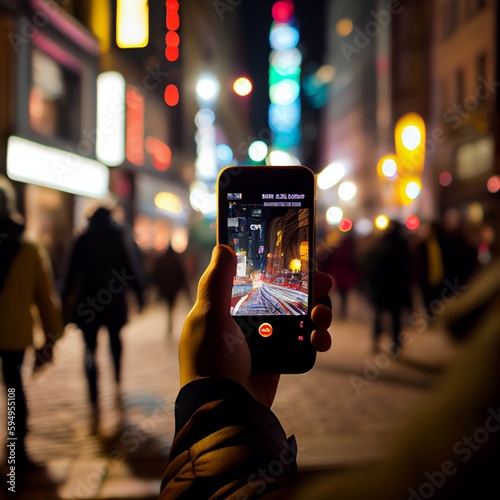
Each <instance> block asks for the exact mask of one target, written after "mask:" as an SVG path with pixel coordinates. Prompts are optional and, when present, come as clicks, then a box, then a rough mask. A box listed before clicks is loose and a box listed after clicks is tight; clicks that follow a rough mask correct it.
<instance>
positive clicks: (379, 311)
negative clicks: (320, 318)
mask: <svg viewBox="0 0 500 500" xmlns="http://www.w3.org/2000/svg"><path fill="white" fill-rule="evenodd" d="M323 253H325V254H326V255H327V258H324V259H322V260H320V261H319V264H320V269H321V270H322V271H324V272H326V273H327V274H329V275H330V276H332V278H333V280H334V283H335V286H334V291H335V294H336V296H338V302H339V307H338V313H337V314H336V317H337V318H339V319H340V318H346V317H347V316H348V300H349V298H350V297H351V296H353V295H355V294H356V295H357V296H358V297H361V298H362V299H364V300H365V301H366V302H367V303H368V304H369V306H370V310H371V314H372V339H373V350H374V351H377V350H378V349H379V348H380V339H381V336H382V334H383V333H387V334H388V335H389V336H390V338H391V349H393V350H395V351H396V352H399V351H400V349H401V339H400V334H401V330H402V328H403V327H404V326H406V325H408V324H410V325H411V323H412V321H411V318H412V315H414V314H415V312H416V311H421V312H422V314H423V315H424V317H425V318H426V319H427V320H428V322H432V321H433V320H434V319H435V316H436V314H435V311H436V310H440V309H441V307H440V306H439V304H441V303H443V301H446V292H447V290H448V288H450V286H454V287H455V288H456V287H464V286H466V285H467V283H468V282H469V281H470V279H471V278H472V277H473V276H474V275H475V274H476V272H477V271H478V270H479V269H480V266H481V265H480V263H479V261H478V252H477V248H476V246H475V245H474V244H473V243H472V242H471V241H470V240H469V239H468V237H467V236H466V235H465V233H464V232H463V231H460V230H459V229H458V228H456V227H453V228H451V227H447V226H446V224H444V223H439V222H438V221H431V222H429V223H427V224H424V225H423V226H422V227H421V228H420V229H419V231H416V232H415V231H409V230H408V229H407V228H406V227H405V226H404V225H403V224H402V223H400V222H398V221H397V220H393V221H390V223H389V225H388V227H387V229H385V230H384V231H383V232H382V231H380V232H378V234H376V235H371V236H368V237H356V236H355V235H354V234H353V231H352V230H351V231H349V232H348V233H345V234H344V235H343V236H342V237H341V238H340V239H339V241H337V242H336V243H335V244H334V245H332V246H331V247H330V248H329V249H328V252H323ZM443 297H444V298H443ZM438 303H439V304H438Z"/></svg>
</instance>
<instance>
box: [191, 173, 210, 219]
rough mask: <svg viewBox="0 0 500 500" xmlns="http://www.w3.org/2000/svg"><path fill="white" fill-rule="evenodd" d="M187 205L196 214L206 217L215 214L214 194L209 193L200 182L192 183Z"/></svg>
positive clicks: (206, 187) (205, 186)
mask: <svg viewBox="0 0 500 500" xmlns="http://www.w3.org/2000/svg"><path fill="white" fill-rule="evenodd" d="M189 203H190V204H191V207H192V208H193V209H194V210H196V211H197V212H201V213H202V214H204V215H208V214H211V213H214V212H215V209H216V197H215V193H214V192H211V191H209V188H208V186H207V185H206V184H205V183H203V182H200V181H196V182H193V184H192V185H191V188H190V194H189Z"/></svg>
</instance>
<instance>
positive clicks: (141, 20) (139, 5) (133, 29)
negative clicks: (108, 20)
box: [116, 0, 149, 49]
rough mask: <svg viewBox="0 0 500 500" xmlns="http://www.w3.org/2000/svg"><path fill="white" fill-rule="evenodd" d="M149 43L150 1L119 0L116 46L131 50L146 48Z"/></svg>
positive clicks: (117, 6) (117, 5)
mask: <svg viewBox="0 0 500 500" xmlns="http://www.w3.org/2000/svg"><path fill="white" fill-rule="evenodd" d="M148 42H149V6H148V0H117V4H116V45H118V47H120V48H121V49H131V48H141V47H145V46H146V45H147V44H148Z"/></svg>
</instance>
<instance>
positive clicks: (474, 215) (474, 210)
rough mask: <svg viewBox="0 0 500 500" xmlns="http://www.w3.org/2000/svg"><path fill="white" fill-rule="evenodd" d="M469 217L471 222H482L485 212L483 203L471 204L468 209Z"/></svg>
mask: <svg viewBox="0 0 500 500" xmlns="http://www.w3.org/2000/svg"><path fill="white" fill-rule="evenodd" d="M467 217H468V219H469V220H470V221H471V222H481V221H482V220H483V218H484V210H483V207H482V206H481V203H478V202H474V203H471V204H470V205H469V207H468V209H467Z"/></svg>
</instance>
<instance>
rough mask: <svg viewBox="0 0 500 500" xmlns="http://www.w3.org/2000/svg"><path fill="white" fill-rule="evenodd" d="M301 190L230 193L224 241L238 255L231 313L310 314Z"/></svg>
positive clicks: (306, 218) (307, 240) (306, 232)
mask: <svg viewBox="0 0 500 500" xmlns="http://www.w3.org/2000/svg"><path fill="white" fill-rule="evenodd" d="M305 197H306V194H305V193H300V192H298V193H297V192H293V193H289V192H282V193H274V192H271V193H270V192H267V191H266V192H262V193H260V199H252V198H255V195H254V196H245V193H228V194H227V198H228V200H227V201H228V218H227V241H228V242H229V244H230V245H231V246H232V247H233V249H234V251H235V253H236V258H237V266H236V276H235V277H234V281H233V290H232V299H231V314H232V315H233V316H256V315H258V316H267V315H269V316H274V315H294V316H300V315H306V314H308V306H309V304H308V300H309V299H308V297H309V293H308V290H309V269H308V263H309V245H310V235H309V234H310V231H309V229H310V228H309V224H310V223H309V208H307V207H303V205H304V199H305Z"/></svg>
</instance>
